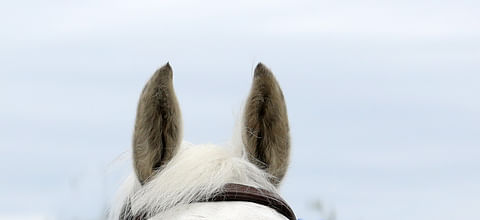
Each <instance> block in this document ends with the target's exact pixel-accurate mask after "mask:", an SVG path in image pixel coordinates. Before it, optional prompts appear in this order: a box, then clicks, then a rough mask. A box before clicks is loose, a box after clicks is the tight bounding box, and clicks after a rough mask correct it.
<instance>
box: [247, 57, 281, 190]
mask: <svg viewBox="0 0 480 220" xmlns="http://www.w3.org/2000/svg"><path fill="white" fill-rule="evenodd" d="M243 117H244V118H243V129H242V139H243V143H244V145H245V151H246V152H247V154H248V158H249V160H250V161H251V162H252V163H254V164H256V165H257V166H258V167H260V168H261V169H264V170H265V171H267V172H268V173H269V174H271V175H272V176H273V179H271V182H272V183H273V184H275V185H278V184H279V183H280V182H281V181H282V179H283V177H284V176H285V173H286V172H287V168H288V163H289V155H290V135H289V130H290V129H289V126H288V117H287V108H286V105H285V100H284V98H283V93H282V90H281V89H280V85H279V84H278V82H277V80H276V79H275V77H274V76H273V74H272V72H271V71H270V70H269V69H268V68H267V67H266V66H264V65H263V64H262V63H259V64H258V65H257V67H256V68H255V73H254V77H253V84H252V88H251V90H250V95H249V96H248V99H247V103H246V106H245V112H244V115H243Z"/></svg>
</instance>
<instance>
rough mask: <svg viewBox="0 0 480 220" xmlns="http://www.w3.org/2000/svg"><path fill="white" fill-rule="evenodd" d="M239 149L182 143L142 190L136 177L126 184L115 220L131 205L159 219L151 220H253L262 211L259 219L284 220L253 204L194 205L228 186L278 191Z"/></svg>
mask: <svg viewBox="0 0 480 220" xmlns="http://www.w3.org/2000/svg"><path fill="white" fill-rule="evenodd" d="M237 147H238V146H237ZM237 147H235V148H226V147H218V146H215V145H208V144H207V145H198V146H194V145H192V144H189V143H186V142H184V143H182V146H181V147H180V150H179V152H178V153H177V155H175V156H174V157H173V158H172V160H171V161H170V162H169V163H168V164H167V165H166V166H165V167H163V168H161V169H160V172H158V173H157V174H155V175H154V176H153V177H152V178H151V179H150V180H148V181H147V183H146V184H145V185H144V186H140V183H139V182H138V180H137V178H136V177H135V175H133V174H132V175H131V176H130V177H129V178H127V180H126V181H125V183H124V184H123V186H122V187H121V189H120V192H119V196H118V198H117V199H116V202H117V204H115V205H114V206H113V207H112V210H111V212H110V216H109V217H110V219H112V220H118V219H119V216H120V214H121V211H122V208H123V205H124V204H125V202H126V201H130V203H131V212H132V213H133V214H134V215H135V214H138V213H149V215H150V216H155V217H154V218H152V219H192V220H193V219H250V218H249V217H248V216H252V217H255V216H254V213H253V212H252V211H253V210H257V211H259V212H258V213H257V215H258V216H257V217H256V218H255V219H285V217H283V216H282V215H280V214H278V213H276V211H274V210H273V209H270V208H268V207H266V206H260V205H257V204H254V203H247V202H213V203H205V202H203V203H195V202H196V201H200V200H204V199H206V198H209V197H211V196H212V195H213V194H215V193H217V192H218V190H219V189H221V188H222V187H223V186H224V185H225V184H227V183H240V184H245V185H249V186H253V187H257V188H262V189H266V190H268V191H271V192H276V191H277V190H276V188H275V186H273V185H272V184H271V183H270V182H269V181H268V178H270V177H271V176H269V174H267V173H266V172H264V171H263V170H261V169H259V168H258V167H256V166H255V165H253V164H252V163H250V162H249V161H247V159H246V158H245V157H244V156H241V155H239V154H243V153H240V152H239V150H238V148H237ZM213 204H214V205H213ZM202 210H203V211H202ZM212 210H213V211H212ZM229 210H230V211H229ZM261 210H263V211H261ZM216 211H222V213H224V214H223V215H227V214H228V216H232V217H231V218H228V217H227V216H224V218H219V217H220V216H222V215H220V214H218V213H217V212H216ZM235 213H237V214H235ZM242 213H243V216H242ZM272 213H273V214H272ZM252 214H253V215H252ZM245 215H247V216H245ZM162 216H163V217H162ZM168 216H169V217H168ZM182 216H183V217H182ZM194 216H197V217H198V218H194ZM215 216H217V217H215ZM235 216H236V217H235ZM262 216H264V217H262ZM273 216H277V217H273ZM180 217H182V218H180Z"/></svg>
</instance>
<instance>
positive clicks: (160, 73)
mask: <svg viewBox="0 0 480 220" xmlns="http://www.w3.org/2000/svg"><path fill="white" fill-rule="evenodd" d="M239 124H240V125H239V127H241V128H239V129H238V130H239V131H238V133H240V134H237V137H238V138H237V139H239V140H237V141H235V143H234V144H232V146H230V147H229V148H227V147H222V146H216V145H212V144H200V145H194V144H191V143H188V142H186V141H182V119H181V113H180V108H179V104H178V101H177V98H176V95H175V92H174V88H173V71H172V67H171V66H170V64H169V63H167V64H165V65H164V66H162V67H161V68H159V69H158V70H157V71H155V73H154V74H153V76H152V77H151V78H150V79H149V80H148V82H147V83H146V85H145V87H144V88H143V91H142V93H141V95H140V99H139V101H138V107H137V113H136V119H135V126H134V127H135V128H134V134H133V144H132V145H133V148H132V154H133V168H134V172H132V174H131V175H130V176H129V177H128V178H127V179H126V180H125V182H124V183H123V184H122V186H121V188H120V189H119V194H118V196H117V199H116V200H115V202H114V205H113V206H112V208H111V209H110V213H109V219H111V220H144V219H151V220H159V219H180V220H187V219H188V220H199V219H213V220H216V219H232V220H236V219H272V220H276V219H283V220H285V219H289V220H293V219H296V218H295V214H294V213H293V211H292V209H291V208H290V206H289V205H288V204H287V203H286V202H285V200H283V199H282V198H281V197H280V196H279V193H278V187H279V186H280V184H281V182H282V180H283V179H284V177H285V174H286V172H287V168H288V164H289V157H290V156H289V155H290V134H289V125H288V117H287V108H286V104H285V100H284V96H283V93H282V90H281V88H280V85H279V83H278V82H277V80H276V78H275V76H274V75H273V73H272V72H271V70H270V69H269V68H268V67H266V66H265V65H264V64H262V63H258V65H257V66H256V67H255V70H254V76H253V82H252V85H251V89H250V94H249V96H248V98H247V100H246V103H245V107H244V110H243V115H242V118H241V123H239Z"/></svg>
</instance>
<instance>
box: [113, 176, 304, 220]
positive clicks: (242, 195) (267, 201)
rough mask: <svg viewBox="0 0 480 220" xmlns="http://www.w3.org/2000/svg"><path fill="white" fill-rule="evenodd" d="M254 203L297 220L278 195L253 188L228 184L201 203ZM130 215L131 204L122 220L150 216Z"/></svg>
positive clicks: (136, 219)
mask: <svg viewBox="0 0 480 220" xmlns="http://www.w3.org/2000/svg"><path fill="white" fill-rule="evenodd" d="M227 201H230V202H234V201H240V202H253V203H257V204H260V205H264V206H267V207H270V208H272V209H274V210H275V211H277V212H278V213H280V214H282V215H284V216H285V217H287V218H288V219H289V220H297V218H296V217H295V213H294V212H293V210H292V208H290V206H289V205H288V204H287V202H285V201H284V200H283V199H282V198H281V197H280V196H279V195H278V194H276V193H273V192H270V191H267V190H264V189H259V188H255V187H252V186H247V185H242V184H235V183H228V184H226V185H225V186H224V187H223V189H222V190H221V191H219V192H218V193H217V194H215V196H213V197H212V198H209V199H206V200H203V201H199V202H227ZM129 214H130V203H129V202H128V203H127V204H125V206H124V207H123V210H122V214H121V215H120V218H119V219H120V220H145V219H148V218H149V216H148V214H147V213H140V214H137V215H135V216H132V215H129Z"/></svg>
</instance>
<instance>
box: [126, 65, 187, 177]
mask: <svg viewBox="0 0 480 220" xmlns="http://www.w3.org/2000/svg"><path fill="white" fill-rule="evenodd" d="M172 78H173V72H172V68H171V67H170V64H169V63H167V64H166V65H165V66H163V67H161V68H160V69H158V70H157V71H156V72H155V73H154V74H153V76H152V77H151V78H150V80H149V81H148V82H147V84H146V85H145V87H144V88H143V91H142V94H141V95H140V100H139V101H138V108H137V117H136V121H135V131H134V134H133V163H134V168H135V173H136V174H137V177H138V180H139V181H140V183H141V184H144V183H145V182H146V181H147V180H148V178H150V177H151V176H152V175H153V174H154V171H155V170H156V169H158V168H160V167H161V166H162V165H165V164H166V163H168V161H170V159H172V157H173V156H174V155H175V154H176V152H177V150H178V148H179V145H180V142H181V140H182V137H181V136H182V132H181V124H182V122H181V116H180V108H179V106H178V101H177V98H176V96H175V92H174V90H173V82H172V80H173V79H172Z"/></svg>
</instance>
